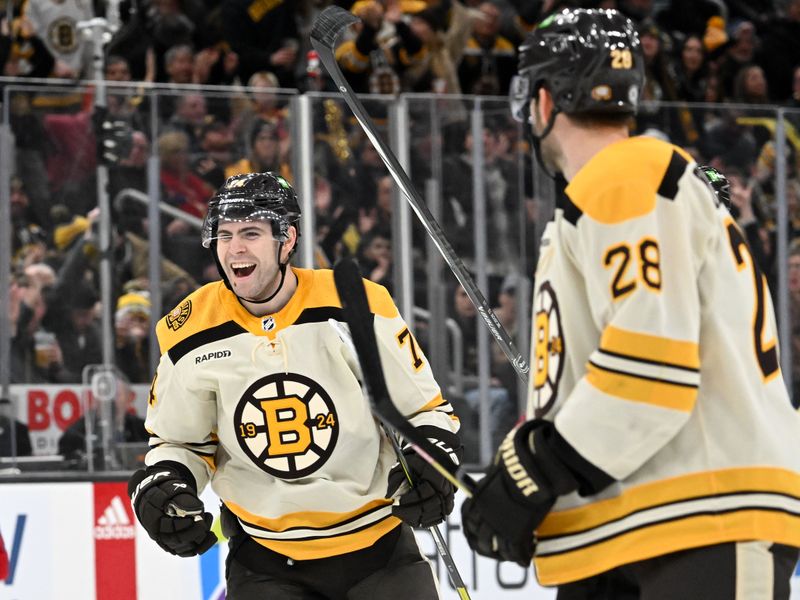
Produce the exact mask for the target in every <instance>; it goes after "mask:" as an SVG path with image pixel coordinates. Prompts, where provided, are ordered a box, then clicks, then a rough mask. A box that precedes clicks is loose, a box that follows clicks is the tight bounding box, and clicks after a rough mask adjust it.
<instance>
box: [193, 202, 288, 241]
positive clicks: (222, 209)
mask: <svg viewBox="0 0 800 600" xmlns="http://www.w3.org/2000/svg"><path fill="white" fill-rule="evenodd" d="M255 221H265V222H268V223H269V224H270V231H271V232H272V237H273V239H274V240H275V241H277V242H285V241H287V240H288V239H289V224H290V223H289V221H288V220H287V219H286V217H284V216H283V215H279V214H278V213H276V212H275V211H274V210H270V209H268V208H264V207H262V206H257V205H255V204H254V203H253V201H252V200H249V199H227V200H223V201H221V202H219V203H212V204H211V205H209V207H208V213H207V214H206V218H205V220H204V221H203V230H202V232H201V233H200V237H201V241H202V243H203V247H204V248H209V247H211V243H212V242H213V241H214V240H218V239H220V238H225V239H228V238H229V237H230V236H225V235H219V233H218V232H219V226H220V224H221V223H252V222H255Z"/></svg>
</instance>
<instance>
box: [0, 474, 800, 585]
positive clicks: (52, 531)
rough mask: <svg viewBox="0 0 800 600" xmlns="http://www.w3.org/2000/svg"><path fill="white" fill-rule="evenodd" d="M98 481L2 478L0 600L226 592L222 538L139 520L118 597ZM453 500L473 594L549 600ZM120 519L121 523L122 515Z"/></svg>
mask: <svg viewBox="0 0 800 600" xmlns="http://www.w3.org/2000/svg"><path fill="white" fill-rule="evenodd" d="M97 485H100V486H103V485H104V486H106V492H105V496H102V497H103V499H102V500H96V498H95V496H97V489H96V486H95V484H93V483H89V482H87V483H37V484H30V483H17V484H10V483H3V484H0V531H2V533H3V537H4V539H5V543H6V548H7V549H8V551H9V553H10V554H11V556H10V558H11V562H12V580H11V582H6V583H2V582H0V600H92V599H97V600H106V599H109V600H155V599H162V598H169V599H170V600H221V599H222V598H223V597H224V596H223V593H224V584H223V578H224V562H225V555H226V547H225V545H224V544H222V543H220V544H217V545H216V546H215V547H214V548H212V549H211V550H209V551H208V552H207V553H206V554H204V555H203V556H201V557H195V558H189V559H185V558H178V557H174V556H171V555H169V554H167V553H165V552H163V551H162V550H161V549H160V548H159V547H158V546H156V544H155V543H154V542H152V541H151V540H150V539H149V538H148V537H147V534H146V533H145V532H144V530H143V529H142V528H141V526H139V525H138V523H137V524H136V527H135V530H134V534H133V535H124V536H122V537H123V538H125V539H121V540H119V541H118V545H119V548H122V549H123V550H124V549H127V550H126V551H127V554H124V552H123V554H124V556H125V558H124V561H125V562H126V563H127V566H128V568H131V567H133V566H135V577H134V576H133V575H132V576H131V585H130V586H129V589H130V590H131V591H130V592H129V593H128V594H124V595H121V594H120V592H119V590H118V589H116V588H115V587H114V584H116V583H118V581H112V583H111V584H109V583H108V582H107V580H108V578H106V584H103V583H102V577H100V576H99V575H98V573H97V572H96V565H105V567H104V568H105V569H106V570H108V571H109V572H110V575H111V579H112V580H113V579H114V577H120V578H121V577H122V576H123V573H124V571H125V568H124V567H125V566H126V565H119V566H118V567H117V566H115V565H113V564H111V565H110V567H109V563H108V561H107V560H106V562H105V563H104V562H103V556H102V552H107V550H106V548H109V546H108V544H111V545H112V547H111V551H112V552H113V551H115V546H113V544H116V543H117V542H116V541H113V540H112V541H111V542H109V541H108V540H107V539H105V540H103V539H98V538H97V537H96V536H97V535H98V534H97V532H98V531H102V528H101V527H99V526H101V525H103V524H104V523H107V517H108V508H107V506H108V505H109V502H108V499H109V498H112V499H113V500H114V501H116V497H117V496H119V497H120V498H121V499H123V498H122V497H123V496H124V495H125V484H124V483H123V482H119V483H113V484H97ZM109 489H110V491H108V490H109ZM459 496H460V495H459ZM125 500H126V499H125ZM203 500H204V501H205V503H206V506H207V507H208V508H209V509H210V510H211V511H212V512H215V511H216V506H217V500H216V498H215V497H214V495H213V493H211V492H210V490H209V491H207V492H206V493H204V494H203ZM459 505H460V502H459V501H458V496H457V501H456V509H455V510H454V511H453V514H452V515H451V519H450V520H449V521H448V523H447V526H446V528H445V527H444V526H443V525H442V526H440V527H441V531H442V533H443V535H444V536H445V538H446V540H447V542H448V544H449V546H450V550H451V552H452V554H453V556H454V558H455V560H456V564H457V565H458V568H459V570H460V572H461V576H462V578H463V579H464V581H465V583H466V584H467V589H468V590H469V593H470V596H471V597H472V598H473V599H474V600H497V599H499V598H502V599H504V600H505V599H509V600H511V599H514V598H520V599H522V598H525V599H526V600H543V599H552V598H555V591H554V590H552V589H544V588H541V587H540V586H538V585H537V584H536V582H535V580H534V579H533V571H532V570H530V569H528V570H525V569H522V568H520V567H518V566H517V565H513V564H510V563H502V564H499V563H497V562H496V561H492V560H488V559H485V558H482V557H477V556H476V555H475V554H474V553H473V552H472V551H471V550H470V549H469V548H468V547H467V545H466V542H465V540H464V537H463V535H462V534H461V530H460V510H459ZM118 514H119V513H118ZM98 515H99V516H98ZM104 518H106V521H103V519H104ZM120 518H121V519H122V521H123V524H124V521H125V519H126V517H125V515H124V514H123V515H121V517H120ZM417 537H418V540H419V542H420V547H421V548H422V550H423V552H424V553H425V554H427V555H428V556H430V557H431V559H432V560H434V565H435V567H436V568H437V571H438V576H439V580H440V587H441V595H442V598H443V599H445V600H458V598H459V596H458V594H457V593H456V592H455V590H454V589H453V588H452V586H451V585H450V583H449V581H448V580H447V575H446V569H445V568H444V566H443V564H442V563H441V559H440V558H439V557H438V555H437V554H436V547H435V545H434V543H433V538H432V536H431V534H430V533H429V532H427V531H420V532H418V536H417ZM103 544H106V545H105V546H104V545H103ZM96 548H103V550H102V552H101V554H97V553H96ZM119 548H117V550H118V549H119ZM132 563H135V565H133V564H132ZM131 573H133V571H131ZM133 579H135V582H134V581H133ZM96 582H100V583H96ZM134 587H135V591H133V590H134ZM792 599H793V600H800V578H798V577H797V576H795V578H794V580H793V593H792Z"/></svg>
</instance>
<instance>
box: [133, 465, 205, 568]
mask: <svg viewBox="0 0 800 600" xmlns="http://www.w3.org/2000/svg"><path fill="white" fill-rule="evenodd" d="M190 478H191V474H189V473H184V474H181V473H180V472H179V469H178V468H175V467H173V466H171V465H169V466H166V465H164V464H163V463H160V464H156V465H153V466H151V467H147V468H146V469H139V470H138V471H136V472H135V473H134V474H133V475H132V476H131V479H130V481H129V482H128V494H129V495H130V497H131V504H133V510H134V512H136V516H137V518H138V519H139V522H140V523H141V524H142V527H144V528H145V530H146V531H147V533H148V534H149V535H150V537H151V538H153V540H155V542H156V543H157V544H158V545H159V546H161V547H162V548H163V549H164V550H166V551H167V552H169V553H170V554H177V555H178V556H195V555H197V554H202V553H203V552H205V551H206V550H208V549H209V548H211V547H212V546H213V545H214V544H215V543H216V541H217V536H216V535H215V534H214V533H212V531H211V523H212V522H213V518H212V516H211V514H210V513H207V512H205V511H204V510H203V509H204V507H203V503H202V501H201V500H200V499H199V498H198V497H197V492H196V491H195V485H194V481H193V478H191V479H190Z"/></svg>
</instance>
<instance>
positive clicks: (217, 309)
mask: <svg viewBox="0 0 800 600" xmlns="http://www.w3.org/2000/svg"><path fill="white" fill-rule="evenodd" d="M224 286H225V284H224V283H222V282H221V281H216V282H214V283H208V284H206V285H204V286H203V287H201V288H200V289H198V290H195V291H194V292H192V293H191V294H189V295H188V296H187V297H186V298H185V299H184V300H183V301H182V302H181V303H180V304H178V306H176V307H175V308H173V309H172V310H171V311H170V312H169V313H167V315H166V316H165V317H164V318H163V319H161V320H160V321H159V322H158V323H157V324H156V336H157V337H158V345H159V347H160V349H161V354H164V353H165V352H167V351H169V350H170V349H171V348H173V347H174V346H175V345H176V344H177V343H178V342H180V341H182V340H184V339H186V338H188V337H189V336H191V335H194V334H195V333H199V332H201V331H205V330H206V329H209V328H211V327H214V326H216V325H220V324H221V323H223V322H224V321H227V320H229V319H230V317H229V316H228V315H229V314H230V313H229V311H227V310H225V309H224V308H223V307H221V306H220V303H222V304H225V303H226V302H229V301H231V300H230V298H233V295H232V294H228V295H227V296H230V298H227V297H226V295H225V294H220V288H222V289H224ZM233 302H235V300H233Z"/></svg>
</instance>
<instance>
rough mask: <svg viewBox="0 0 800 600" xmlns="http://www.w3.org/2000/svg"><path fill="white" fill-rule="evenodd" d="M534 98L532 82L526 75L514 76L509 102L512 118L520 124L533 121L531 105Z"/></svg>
mask: <svg viewBox="0 0 800 600" xmlns="http://www.w3.org/2000/svg"><path fill="white" fill-rule="evenodd" d="M532 97H533V91H532V90H531V80H530V78H528V77H526V76H525V75H514V77H513V78H512V79H511V85H510V86H509V91H508V101H509V103H510V105H511V116H513V117H514V120H515V121H519V122H520V123H529V122H530V121H531V114H530V103H531V98H532Z"/></svg>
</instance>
